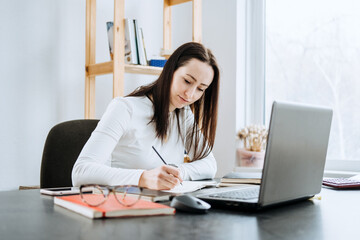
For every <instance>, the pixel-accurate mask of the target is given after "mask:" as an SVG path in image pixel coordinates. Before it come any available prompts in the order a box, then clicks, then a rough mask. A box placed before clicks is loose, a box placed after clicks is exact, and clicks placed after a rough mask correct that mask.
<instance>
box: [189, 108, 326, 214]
mask: <svg viewBox="0 0 360 240" xmlns="http://www.w3.org/2000/svg"><path fill="white" fill-rule="evenodd" d="M331 120H332V110H331V109H329V108H324V107H318V106H310V105H302V104H295V103H285V102H276V101H275V102H274V103H273V106H272V111H271V118H270V126H269V135H268V142H267V146H266V152H265V160H264V166H263V172H262V180H261V185H260V186H259V185H242V186H238V187H225V188H217V189H214V190H211V189H210V190H208V191H207V192H206V193H199V194H198V195H196V196H197V197H198V198H200V199H202V200H204V201H207V202H209V203H210V204H211V205H213V206H231V207H240V208H244V207H254V208H257V209H259V208H264V207H268V206H272V205H276V204H282V203H287V202H289V201H296V200H302V199H309V198H311V197H312V196H314V195H315V194H317V193H319V192H320V190H321V184H322V178H323V173H324V166H325V160H326V153H327V148H328V142H329V135H330V127H331Z"/></svg>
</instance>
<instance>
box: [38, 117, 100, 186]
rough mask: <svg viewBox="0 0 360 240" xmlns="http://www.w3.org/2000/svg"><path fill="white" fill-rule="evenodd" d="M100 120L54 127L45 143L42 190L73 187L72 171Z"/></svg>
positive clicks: (75, 121) (41, 177)
mask: <svg viewBox="0 0 360 240" xmlns="http://www.w3.org/2000/svg"><path fill="white" fill-rule="evenodd" d="M98 122H99V120H90V119H89V120H88V119H86V120H85V119H82V120H73V121H68V122H63V123H60V124H58V125H56V126H54V127H53V128H52V129H51V130H50V132H49V134H48V136H47V138H46V142H45V146H44V151H43V156H42V162H41V171H40V188H54V187H69V186H72V181H71V171H72V168H73V166H74V164H75V161H76V159H77V158H78V156H79V154H80V152H81V150H82V148H83V147H84V145H85V143H86V142H87V140H88V139H89V137H90V135H91V133H92V132H93V131H94V129H95V128H96V126H97V124H98Z"/></svg>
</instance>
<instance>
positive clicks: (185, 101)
mask: <svg viewBox="0 0 360 240" xmlns="http://www.w3.org/2000/svg"><path fill="white" fill-rule="evenodd" d="M179 97H180V99H181V100H182V101H183V102H184V103H188V102H189V101H188V100H186V99H184V98H183V97H181V96H179Z"/></svg>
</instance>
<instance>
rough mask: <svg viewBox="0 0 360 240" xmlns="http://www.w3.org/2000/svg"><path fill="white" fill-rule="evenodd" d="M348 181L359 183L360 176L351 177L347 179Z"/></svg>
mask: <svg viewBox="0 0 360 240" xmlns="http://www.w3.org/2000/svg"><path fill="white" fill-rule="evenodd" d="M349 179H351V180H356V181H360V174H358V175H355V176H352V177H349Z"/></svg>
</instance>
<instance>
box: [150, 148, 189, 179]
mask: <svg viewBox="0 0 360 240" xmlns="http://www.w3.org/2000/svg"><path fill="white" fill-rule="evenodd" d="M151 147H152V149H154V151H155V152H156V154H157V155H158V156H159V158H160V159H161V161H163V163H164V164H165V165H169V166H173V167H176V168H178V166H176V165H175V164H172V163H171V164H167V163H166V162H165V160H164V159H163V158H162V157H161V155H160V153H159V152H158V151H157V150H156V148H155V147H154V146H151ZM180 184H181V186H182V182H180Z"/></svg>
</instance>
